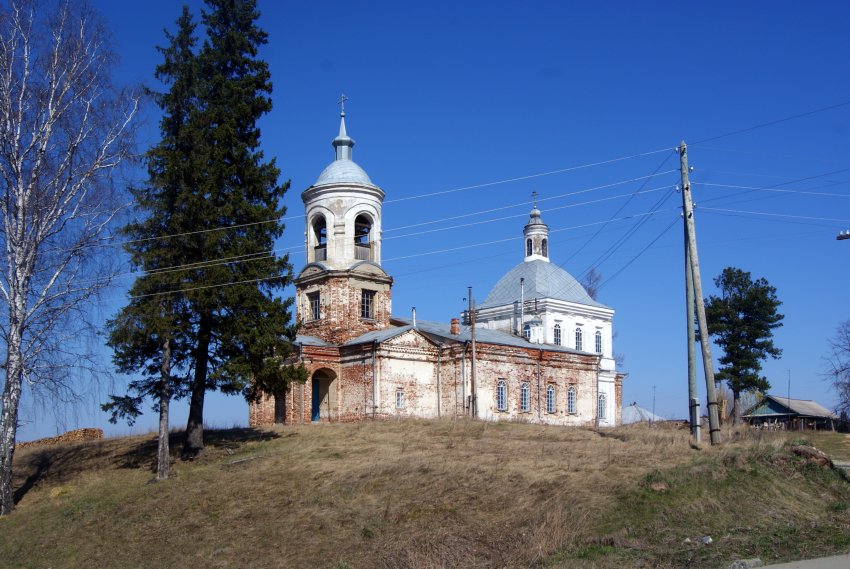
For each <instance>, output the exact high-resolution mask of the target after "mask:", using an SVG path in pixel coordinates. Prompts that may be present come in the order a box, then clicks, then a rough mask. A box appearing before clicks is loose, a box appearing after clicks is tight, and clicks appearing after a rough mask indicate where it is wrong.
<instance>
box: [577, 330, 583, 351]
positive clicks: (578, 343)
mask: <svg viewBox="0 0 850 569" xmlns="http://www.w3.org/2000/svg"><path fill="white" fill-rule="evenodd" d="M581 345H582V337H581V328H576V349H577V350H579V351H581V349H582V346H581Z"/></svg>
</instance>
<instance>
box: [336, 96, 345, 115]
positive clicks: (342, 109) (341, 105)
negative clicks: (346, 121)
mask: <svg viewBox="0 0 850 569" xmlns="http://www.w3.org/2000/svg"><path fill="white" fill-rule="evenodd" d="M347 100H348V97H346V96H345V93H343V94H342V95H340V97H339V100H338V101H337V104H338V105H339V112H340V114H341V115H345V102H346V101H347Z"/></svg>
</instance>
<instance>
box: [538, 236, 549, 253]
mask: <svg viewBox="0 0 850 569" xmlns="http://www.w3.org/2000/svg"><path fill="white" fill-rule="evenodd" d="M540 249H541V252H542V255H543V256H544V257H548V256H549V240H548V239H544V240H543V241H542V242H541V243H540Z"/></svg>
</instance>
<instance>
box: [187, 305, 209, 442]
mask: <svg viewBox="0 0 850 569" xmlns="http://www.w3.org/2000/svg"><path fill="white" fill-rule="evenodd" d="M211 320H212V316H211V315H210V314H209V312H204V313H203V314H202V315H201V321H200V323H199V325H198V346H197V348H196V350H195V377H194V378H193V380H192V398H191V400H190V402H189V420H188V421H187V422H186V440H185V441H184V442H183V458H184V459H191V458H194V457H196V456H198V454H200V453H201V452H202V451H203V450H204V396H205V395H206V393H207V368H208V365H209V358H210V353H209V348H210V328H211Z"/></svg>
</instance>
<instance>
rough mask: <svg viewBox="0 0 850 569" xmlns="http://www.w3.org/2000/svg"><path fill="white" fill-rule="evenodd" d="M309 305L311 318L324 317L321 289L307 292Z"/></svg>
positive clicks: (318, 318) (319, 318)
mask: <svg viewBox="0 0 850 569" xmlns="http://www.w3.org/2000/svg"><path fill="white" fill-rule="evenodd" d="M307 307H308V308H309V310H310V320H321V319H322V293H321V292H320V291H318V290H316V291H313V292H308V293H307Z"/></svg>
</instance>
